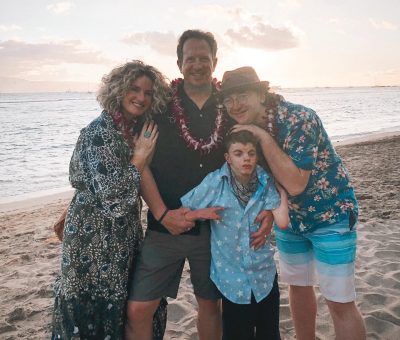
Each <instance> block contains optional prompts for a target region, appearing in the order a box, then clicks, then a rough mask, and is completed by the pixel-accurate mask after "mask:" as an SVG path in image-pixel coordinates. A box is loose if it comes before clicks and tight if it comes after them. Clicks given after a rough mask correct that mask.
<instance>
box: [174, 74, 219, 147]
mask: <svg viewBox="0 0 400 340" xmlns="http://www.w3.org/2000/svg"><path fill="white" fill-rule="evenodd" d="M182 83H183V79H182V78H178V79H175V80H173V81H172V82H171V91H172V101H171V112H172V118H173V120H174V121H175V123H176V124H177V126H178V128H179V130H180V135H181V136H182V138H183V139H184V141H185V142H186V146H187V147H188V148H189V149H192V150H195V151H199V152H200V153H201V154H209V153H210V152H211V151H212V150H213V149H215V148H216V147H217V146H218V145H219V144H220V143H221V142H222V139H223V132H224V122H225V115H224V111H225V110H224V106H223V105H222V104H220V103H218V104H217V116H216V118H215V129H214V131H213V132H212V133H211V135H210V137H208V138H207V139H206V140H205V139H203V138H199V139H196V138H194V137H193V136H192V135H191V133H190V130H189V127H188V123H187V117H186V115H185V113H184V111H183V107H182V100H181V98H180V97H179V94H178V88H179V85H181V84H182ZM213 87H214V88H215V89H216V91H218V90H219V87H220V83H219V82H218V81H217V79H215V78H214V79H213Z"/></svg>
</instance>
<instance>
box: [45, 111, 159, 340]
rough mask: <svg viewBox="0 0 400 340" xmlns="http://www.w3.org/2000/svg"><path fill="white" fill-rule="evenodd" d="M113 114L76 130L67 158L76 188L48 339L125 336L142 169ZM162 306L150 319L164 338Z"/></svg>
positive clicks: (139, 234) (138, 228)
mask: <svg viewBox="0 0 400 340" xmlns="http://www.w3.org/2000/svg"><path fill="white" fill-rule="evenodd" d="M131 156H132V152H131V149H130V148H129V146H128V144H127V143H126V142H125V141H124V138H123V136H122V133H121V132H120V131H119V130H118V129H117V127H116V125H115V124H114V122H113V120H112V118H111V116H110V115H109V114H108V113H106V112H103V113H102V114H101V115H100V116H99V117H98V118H97V119H95V120H94V121H92V122H91V123H90V124H89V125H88V126H87V127H86V128H84V129H83V130H82V131H81V134H80V136H79V139H78V142H77V144H76V146H75V150H74V152H73V155H72V159H71V163H70V173H69V174H70V182H71V185H72V186H73V187H74V188H75V189H76V191H75V195H74V197H73V199H72V202H71V204H70V207H69V210H68V214H67V217H66V222H65V227H64V240H63V244H62V260H61V275H60V277H58V278H57V280H56V283H55V295H56V297H55V306H54V314H53V336H52V338H53V339H64V340H67V339H68V340H69V339H96V340H97V339H105V340H111V339H122V338H123V336H124V325H125V319H126V303H127V296H128V284H129V278H130V276H131V271H132V269H133V261H134V259H135V257H136V255H137V254H138V251H139V247H140V245H141V242H142V240H143V230H142V226H141V223H140V204H139V200H140V197H139V184H140V173H139V172H138V171H137V169H136V168H135V167H134V166H133V165H131V163H130V159H131ZM165 324H166V305H165V304H164V303H162V304H161V305H160V307H159V308H158V310H157V313H156V315H155V317H154V321H153V330H154V339H162V337H163V334H164V330H165Z"/></svg>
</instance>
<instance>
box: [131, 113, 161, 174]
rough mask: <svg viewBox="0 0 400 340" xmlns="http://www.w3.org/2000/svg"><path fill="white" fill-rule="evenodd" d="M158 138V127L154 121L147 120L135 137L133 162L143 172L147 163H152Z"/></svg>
mask: <svg viewBox="0 0 400 340" xmlns="http://www.w3.org/2000/svg"><path fill="white" fill-rule="evenodd" d="M157 138H158V127H157V125H156V124H155V123H154V121H150V122H146V123H145V124H144V125H143V128H142V131H141V132H140V134H139V135H137V136H135V137H134V139H133V141H134V145H135V149H134V150H133V157H132V159H131V163H132V164H133V165H135V166H136V168H137V169H138V170H139V171H140V172H142V170H143V168H144V167H145V166H146V165H148V164H150V162H151V159H152V158H153V155H154V151H155V146H156V141H157Z"/></svg>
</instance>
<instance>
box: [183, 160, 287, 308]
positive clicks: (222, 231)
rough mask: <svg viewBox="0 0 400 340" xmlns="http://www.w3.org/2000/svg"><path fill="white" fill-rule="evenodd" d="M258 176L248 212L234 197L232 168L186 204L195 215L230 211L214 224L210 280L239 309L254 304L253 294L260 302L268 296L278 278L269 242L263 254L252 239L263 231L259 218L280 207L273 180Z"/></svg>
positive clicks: (259, 170) (263, 174)
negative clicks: (196, 211) (199, 211)
mask: <svg viewBox="0 0 400 340" xmlns="http://www.w3.org/2000/svg"><path fill="white" fill-rule="evenodd" d="M256 171H257V176H258V180H259V184H258V187H257V189H256V191H255V192H254V194H253V195H252V197H251V198H250V200H249V202H248V203H247V205H246V207H243V206H242V205H241V204H240V203H239V200H238V199H237V198H236V196H235V194H234V193H233V190H232V187H231V184H230V174H229V168H228V165H227V164H226V163H225V164H224V165H223V166H222V167H221V168H220V169H218V170H216V171H214V172H212V173H210V174H208V175H207V176H206V177H205V178H204V180H203V181H202V182H201V183H200V184H199V185H198V186H197V187H195V188H194V189H192V190H191V191H190V192H188V193H187V194H186V195H184V196H183V197H182V198H181V201H182V205H183V206H185V207H189V208H191V209H201V208H206V207H212V206H219V207H224V210H223V211H222V212H221V213H220V216H221V217H222V219H221V220H220V221H211V275H210V277H211V279H212V280H213V282H214V283H215V285H216V286H217V287H218V289H219V290H220V292H221V293H222V294H223V295H224V296H225V297H226V298H227V299H229V300H230V301H232V302H234V303H238V304H249V303H250V302H251V293H252V292H253V294H254V297H255V299H256V301H257V302H259V301H261V300H262V299H264V298H265V297H266V296H268V294H269V293H270V291H271V289H272V286H273V282H274V278H275V274H276V267H275V262H274V250H273V249H272V247H271V244H270V242H269V240H268V242H266V244H265V245H264V246H263V247H261V248H259V249H258V250H254V249H253V248H251V247H250V234H251V233H253V232H255V231H257V230H258V228H259V223H254V220H255V218H256V217H257V215H258V213H259V212H260V211H261V210H271V209H275V208H277V207H278V206H279V205H280V198H279V194H278V192H277V191H276V188H275V185H274V182H273V180H272V179H271V178H270V177H269V176H268V174H267V173H266V172H265V171H264V170H263V169H262V168H261V167H260V166H257V170H256Z"/></svg>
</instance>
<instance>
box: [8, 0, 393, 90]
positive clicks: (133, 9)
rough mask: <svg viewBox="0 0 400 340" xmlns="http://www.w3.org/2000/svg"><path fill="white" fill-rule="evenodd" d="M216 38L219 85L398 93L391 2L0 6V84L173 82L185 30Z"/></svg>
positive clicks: (16, 0)
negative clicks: (251, 74) (159, 78)
mask: <svg viewBox="0 0 400 340" xmlns="http://www.w3.org/2000/svg"><path fill="white" fill-rule="evenodd" d="M189 28H199V29H203V30H208V31H211V32H212V33H214V34H215V36H216V38H217V41H218V44H219V50H218V59H219V62H218V65H217V69H216V72H215V76H216V77H217V78H221V77H222V74H223V72H224V71H225V70H229V69H233V68H236V67H240V66H244V65H252V66H253V67H254V68H255V69H256V70H257V72H258V73H259V75H260V78H262V79H263V80H269V81H270V83H271V85H273V86H282V87H309V86H358V85H367V86H370V85H400V1H399V0H274V1H273V0H256V1H249V0H246V1H235V0H229V1H228V0H227V1H225V0H222V1H196V0H181V1H162V0H157V1H133V0H130V1H129V0H113V1H106V0H96V1H89V0H73V1H52V0H1V1H0V77H11V78H20V79H25V80H30V81H79V82H93V83H97V82H98V81H99V80H100V78H101V76H102V75H103V74H104V73H107V72H108V71H110V70H111V68H113V67H114V66H116V65H118V64H121V63H123V62H125V61H127V60H130V59H143V60H144V61H145V62H147V63H149V64H152V65H154V66H157V67H158V68H159V69H160V70H161V71H162V72H164V73H165V74H166V75H167V77H168V78H170V79H173V78H175V77H178V76H179V75H180V74H179V70H178V68H177V66H176V53H175V50H176V43H177V38H178V37H179V35H180V34H181V33H182V32H183V31H184V30H186V29H189Z"/></svg>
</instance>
